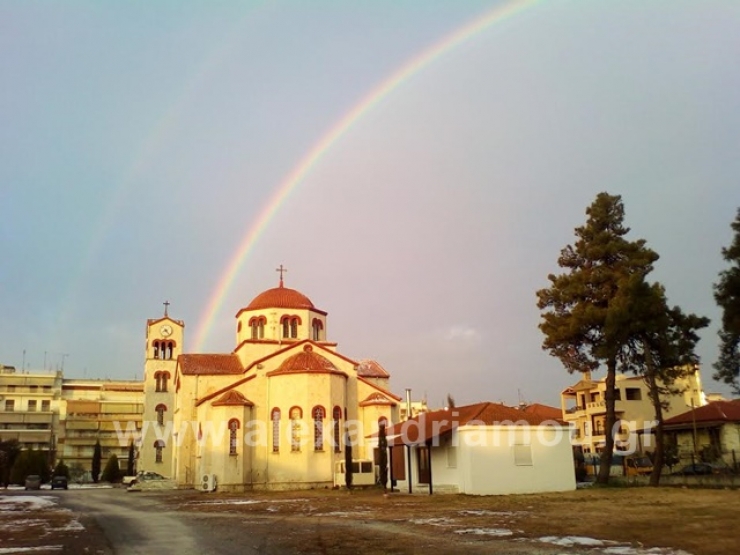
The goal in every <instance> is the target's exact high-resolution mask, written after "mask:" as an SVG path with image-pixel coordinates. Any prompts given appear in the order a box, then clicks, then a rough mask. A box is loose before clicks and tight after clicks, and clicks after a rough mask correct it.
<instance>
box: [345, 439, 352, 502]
mask: <svg viewBox="0 0 740 555" xmlns="http://www.w3.org/2000/svg"><path fill="white" fill-rule="evenodd" d="M344 485H345V486H347V489H352V440H351V439H350V435H349V426H347V432H346V433H345V434H344Z"/></svg>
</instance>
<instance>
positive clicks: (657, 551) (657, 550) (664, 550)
mask: <svg viewBox="0 0 740 555" xmlns="http://www.w3.org/2000/svg"><path fill="white" fill-rule="evenodd" d="M599 551H600V553H603V554H604V555H691V554H690V553H688V552H686V551H684V550H683V549H673V548H671V547H651V548H644V547H630V546H622V547H607V548H604V549H601V550H599Z"/></svg>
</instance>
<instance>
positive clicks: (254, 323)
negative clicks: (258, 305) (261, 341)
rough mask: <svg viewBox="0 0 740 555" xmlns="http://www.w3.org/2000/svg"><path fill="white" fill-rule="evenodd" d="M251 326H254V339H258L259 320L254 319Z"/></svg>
mask: <svg viewBox="0 0 740 555" xmlns="http://www.w3.org/2000/svg"><path fill="white" fill-rule="evenodd" d="M250 327H251V328H252V339H257V335H258V333H259V324H257V320H252V322H251V323H250Z"/></svg>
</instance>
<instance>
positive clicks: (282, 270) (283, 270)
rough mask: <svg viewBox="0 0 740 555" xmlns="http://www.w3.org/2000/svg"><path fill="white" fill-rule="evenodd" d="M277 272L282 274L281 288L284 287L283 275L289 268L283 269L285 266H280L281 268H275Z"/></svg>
mask: <svg viewBox="0 0 740 555" xmlns="http://www.w3.org/2000/svg"><path fill="white" fill-rule="evenodd" d="M275 271H276V272H280V287H282V286H283V273H285V272H287V271H288V268H283V265H282V264H280V267H279V268H275Z"/></svg>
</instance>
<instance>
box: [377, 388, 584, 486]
mask: <svg viewBox="0 0 740 555" xmlns="http://www.w3.org/2000/svg"><path fill="white" fill-rule="evenodd" d="M387 438H388V445H389V479H390V480H391V483H392V484H393V485H394V487H395V488H397V489H398V490H400V491H408V492H410V493H412V492H415V491H427V490H428V491H429V493H433V492H435V491H436V492H448V493H464V494H471V495H498V494H511V493H540V492H549V491H569V490H574V489H575V487H576V482H575V473H574V466H573V451H572V448H571V443H570V435H569V432H568V427H567V426H566V425H565V424H563V423H562V422H559V421H556V420H548V419H546V418H545V417H543V416H541V415H538V414H531V413H527V412H525V411H522V410H519V409H515V408H512V407H507V406H505V405H502V404H498V403H489V402H486V403H478V404H475V405H468V406H464V407H454V408H452V409H446V410H438V411H434V412H428V413H423V414H420V415H419V416H417V417H415V418H412V419H410V420H407V421H406V422H402V423H400V424H397V425H395V426H393V427H391V428H389V429H388V431H387Z"/></svg>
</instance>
